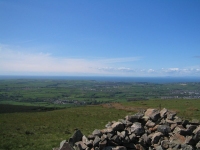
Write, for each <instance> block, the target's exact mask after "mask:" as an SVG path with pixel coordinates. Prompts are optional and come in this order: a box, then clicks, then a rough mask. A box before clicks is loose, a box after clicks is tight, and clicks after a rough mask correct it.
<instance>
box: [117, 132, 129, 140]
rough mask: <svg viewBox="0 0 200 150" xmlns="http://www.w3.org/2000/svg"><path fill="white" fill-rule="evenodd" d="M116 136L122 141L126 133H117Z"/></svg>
mask: <svg viewBox="0 0 200 150" xmlns="http://www.w3.org/2000/svg"><path fill="white" fill-rule="evenodd" d="M117 135H118V136H119V137H120V138H121V139H123V138H125V136H126V135H127V133H126V131H122V132H117Z"/></svg>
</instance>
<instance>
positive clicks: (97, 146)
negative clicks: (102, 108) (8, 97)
mask: <svg viewBox="0 0 200 150" xmlns="http://www.w3.org/2000/svg"><path fill="white" fill-rule="evenodd" d="M158 112H159V111H157V110H156V109H147V111H146V112H145V116H144V114H141V113H138V114H135V115H131V116H126V119H125V120H124V119H119V120H118V121H112V122H110V123H108V124H107V125H106V126H107V127H106V129H102V130H99V129H95V130H94V131H93V132H92V134H91V135H88V136H87V137H86V136H85V135H83V134H82V133H81V131H80V130H75V132H74V134H73V136H72V137H70V138H69V140H68V142H66V140H64V141H62V142H61V143H60V147H59V148H53V150H147V149H148V150H200V125H198V121H194V120H193V121H191V122H189V121H187V120H186V121H185V120H182V119H181V118H179V117H178V116H176V113H175V112H170V111H168V110H167V109H162V110H161V111H160V112H159V115H158V116H156V115H157V113H158ZM147 115H149V116H147ZM155 118H157V119H155ZM129 120H130V121H129ZM136 120H137V121H136ZM131 121H132V122H131Z"/></svg>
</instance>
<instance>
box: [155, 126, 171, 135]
mask: <svg viewBox="0 0 200 150" xmlns="http://www.w3.org/2000/svg"><path fill="white" fill-rule="evenodd" d="M157 131H158V132H161V133H162V134H163V135H168V134H169V133H170V132H171V128H170V127H169V126H168V125H159V126H158V128H157Z"/></svg>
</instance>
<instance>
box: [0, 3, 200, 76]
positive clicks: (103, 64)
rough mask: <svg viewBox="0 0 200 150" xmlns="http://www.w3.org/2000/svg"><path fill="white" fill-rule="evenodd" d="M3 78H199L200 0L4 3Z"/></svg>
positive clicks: (0, 10)
mask: <svg viewBox="0 0 200 150" xmlns="http://www.w3.org/2000/svg"><path fill="white" fill-rule="evenodd" d="M0 20H1V21H0V75H31V76H33V75H34V76H35V75H38V76H125V77H126V76H127V77H128V76H129V77H162V76H172V77H184V76H192V77H199V76H200V1H199V0H151V1H150V0H59V1H55V0H48V1H45V0H43V1H41V0H34V1H33V0H17V1H16V0H0Z"/></svg>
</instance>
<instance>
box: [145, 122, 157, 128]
mask: <svg viewBox="0 0 200 150" xmlns="http://www.w3.org/2000/svg"><path fill="white" fill-rule="evenodd" d="M155 125H156V124H155V122H153V121H151V120H148V121H147V122H146V124H145V126H146V127H148V128H152V127H154V126H155Z"/></svg>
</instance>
